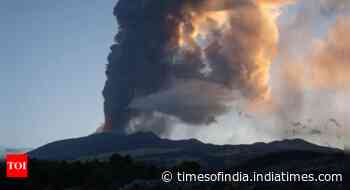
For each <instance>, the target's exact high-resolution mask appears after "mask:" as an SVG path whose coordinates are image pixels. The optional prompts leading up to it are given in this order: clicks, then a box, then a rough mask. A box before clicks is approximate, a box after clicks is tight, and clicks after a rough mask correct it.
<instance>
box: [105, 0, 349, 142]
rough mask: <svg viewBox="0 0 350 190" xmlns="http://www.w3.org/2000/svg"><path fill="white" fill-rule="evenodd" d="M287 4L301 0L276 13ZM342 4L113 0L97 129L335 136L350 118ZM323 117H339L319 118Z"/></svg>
mask: <svg viewBox="0 0 350 190" xmlns="http://www.w3.org/2000/svg"><path fill="white" fill-rule="evenodd" d="M284 6H297V7H298V8H297V11H296V12H295V13H294V15H292V16H289V17H288V18H289V19H288V21H279V20H278V18H279V16H280V15H281V14H283V11H284V9H283V7H284ZM349 10H350V1H348V0H335V1H334V0H176V1H165V0H119V1H118V4H117V5H116V7H115V9H114V15H115V16H116V18H117V22H118V34H117V35H116V36H115V44H114V45H112V47H111V53H110V55H109V57H108V62H109V63H108V65H107V69H106V75H107V81H106V84H105V87H104V90H103V95H104V99H105V102H104V112H105V123H104V126H103V127H102V128H100V129H99V130H101V131H104V132H106V131H113V132H119V133H133V132H136V131H153V132H155V133H156V134H158V135H160V136H162V137H175V138H198V139H201V140H204V141H209V142H218V141H217V140H218V138H217V137H218V136H220V138H221V137H222V138H221V139H219V140H221V141H220V142H219V143H223V144H224V143H246V142H255V141H260V140H263V141H268V140H272V139H281V138H295V137H300V138H305V139H308V140H311V141H313V142H317V143H320V144H327V143H329V142H328V140H332V142H331V143H330V144H332V145H333V146H338V145H339V140H338V137H339V134H341V132H342V131H343V126H345V124H346V123H348V122H350V121H349V120H348V119H346V117H344V113H346V114H347V113H349V114H350V107H349V106H347V105H346V104H345V103H344V102H345V100H346V99H347V98H348V97H349V91H347V90H346V89H348V84H349V82H350V81H349V77H348V75H347V74H346V73H348V72H349V71H348V70H349V66H348V65H347V64H348V60H349V57H348V55H349V53H347V51H348V47H350V46H349V43H348V42H349V40H347V38H346V31H349V21H348V20H349V19H348V16H349V15H347V14H348V12H349ZM319 23H321V24H322V26H323V27H324V28H326V29H323V30H325V31H328V32H327V34H323V35H320V32H319V31H320V27H319V26H318V24H319ZM316 42H317V43H316ZM237 113H238V114H237ZM242 115H244V116H249V117H242ZM330 118H332V120H334V121H336V122H332V123H337V124H338V125H339V126H342V127H324V126H325V124H324V123H327V122H328V121H329V119H330ZM219 125H220V128H219V127H213V126H219ZM184 126H191V127H187V128H186V127H184ZM327 126H328V125H327ZM332 126H333V125H332ZM333 128H334V129H333ZM345 130H348V129H347V128H345ZM241 134H244V135H241ZM248 134H249V135H248ZM321 136H322V137H321ZM323 136H324V138H323ZM310 138H311V139H310Z"/></svg>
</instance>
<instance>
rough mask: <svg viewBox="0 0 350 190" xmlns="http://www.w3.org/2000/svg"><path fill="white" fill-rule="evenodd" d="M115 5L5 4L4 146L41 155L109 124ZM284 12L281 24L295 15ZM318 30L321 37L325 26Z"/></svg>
mask: <svg viewBox="0 0 350 190" xmlns="http://www.w3.org/2000/svg"><path fill="white" fill-rule="evenodd" d="M116 2H117V0H104V1H97V0H89V1H83V0H73V1H72V0H61V1H53V0H50V1H48V0H35V1H25V0H2V1H1V2H0V31H1V32H0V42H1V44H0V146H5V147H19V148H22V147H23V148H28V147H31V148H35V147H38V146H41V145H44V144H47V143H49V142H53V141H56V140H61V139H66V138H74V137H81V136H86V135H89V134H92V133H93V132H95V130H96V129H97V128H98V127H99V126H100V125H101V124H102V123H103V121H104V116H103V97H102V89H103V86H104V82H105V80H106V77H105V65H106V64H107V56H108V54H109V52H110V50H109V47H110V46H111V45H112V43H113V37H114V35H115V34H116V33H117V23H116V20H115V17H114V16H113V14H112V13H113V7H114V5H115V4H116ZM284 11H285V13H284V14H282V16H281V18H280V22H281V23H284V22H288V21H290V18H291V17H290V15H293V14H295V11H296V7H294V9H293V8H289V9H288V11H287V10H284ZM320 23H321V22H320ZM323 23H325V22H323ZM318 26H319V27H318V28H316V33H318V34H319V35H320V36H322V34H324V32H325V29H324V28H325V27H326V26H327V25H321V24H319V25H318ZM216 132H217V131H216Z"/></svg>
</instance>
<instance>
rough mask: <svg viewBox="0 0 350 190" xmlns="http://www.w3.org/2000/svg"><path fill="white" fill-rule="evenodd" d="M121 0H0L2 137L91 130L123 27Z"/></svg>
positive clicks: (38, 141) (11, 140)
mask: <svg viewBox="0 0 350 190" xmlns="http://www.w3.org/2000/svg"><path fill="white" fill-rule="evenodd" d="M115 3H116V0H104V1H97V0H89V1H83V0H74V1H72V0H60V1H47V0H35V1H25V0H2V1H1V2H0V31H1V32H0V42H1V45H0V87H1V88H0V89H1V90H0V96H1V98H0V145H1V146H7V147H37V146H40V145H44V144H46V143H48V142H52V141H55V140H59V139H64V138H70V137H78V136H84V135H89V134H91V133H93V132H94V131H95V130H96V128H97V127H98V126H99V125H100V124H101V123H102V122H103V97H102V94H101V92H102V89H103V86H104V81H105V75H104V71H105V65H106V64H107V58H106V57H107V55H108V53H109V51H110V50H109V47H110V45H111V44H112V43H113V37H114V35H115V33H116V31H117V24H116V21H115V18H114V16H113V7H114V5H115Z"/></svg>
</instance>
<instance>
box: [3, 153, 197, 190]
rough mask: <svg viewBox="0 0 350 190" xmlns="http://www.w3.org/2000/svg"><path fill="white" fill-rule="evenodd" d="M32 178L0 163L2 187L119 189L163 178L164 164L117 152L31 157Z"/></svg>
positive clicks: (187, 165) (191, 166)
mask: <svg viewBox="0 0 350 190" xmlns="http://www.w3.org/2000/svg"><path fill="white" fill-rule="evenodd" d="M28 165H29V178H27V179H23V180H21V179H18V180H13V179H6V177H5V176H6V173H5V171H6V168H5V163H4V162H2V163H1V164H0V189H2V188H6V190H8V189H16V190H17V189H26V190H28V189H33V190H41V189H45V190H63V189H70V190H75V189H77V190H79V189H84V190H85V189H92V190H95V189H96V190H108V189H119V188H121V187H123V186H125V185H126V184H130V183H131V182H133V181H135V180H144V181H149V180H160V179H161V178H160V177H161V173H162V172H163V171H164V170H165V169H163V168H160V167H157V166H153V165H149V164H144V163H142V162H137V161H134V160H133V159H132V158H131V157H129V156H125V157H123V156H120V155H118V154H114V155H112V156H111V157H110V159H109V160H108V161H99V160H93V161H72V162H68V161H42V160H36V159H31V160H29V164H28ZM172 169H173V170H183V171H194V172H198V171H199V169H200V166H199V164H197V163H195V162H183V163H181V164H179V165H178V166H176V167H174V168H172Z"/></svg>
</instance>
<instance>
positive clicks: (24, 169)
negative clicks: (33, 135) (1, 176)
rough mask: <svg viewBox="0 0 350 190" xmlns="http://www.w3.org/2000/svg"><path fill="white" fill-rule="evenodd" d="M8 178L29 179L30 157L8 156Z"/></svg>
mask: <svg viewBox="0 0 350 190" xmlns="http://www.w3.org/2000/svg"><path fill="white" fill-rule="evenodd" d="M6 177H8V178H27V177H28V156H27V155H26V154H8V155H6Z"/></svg>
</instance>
